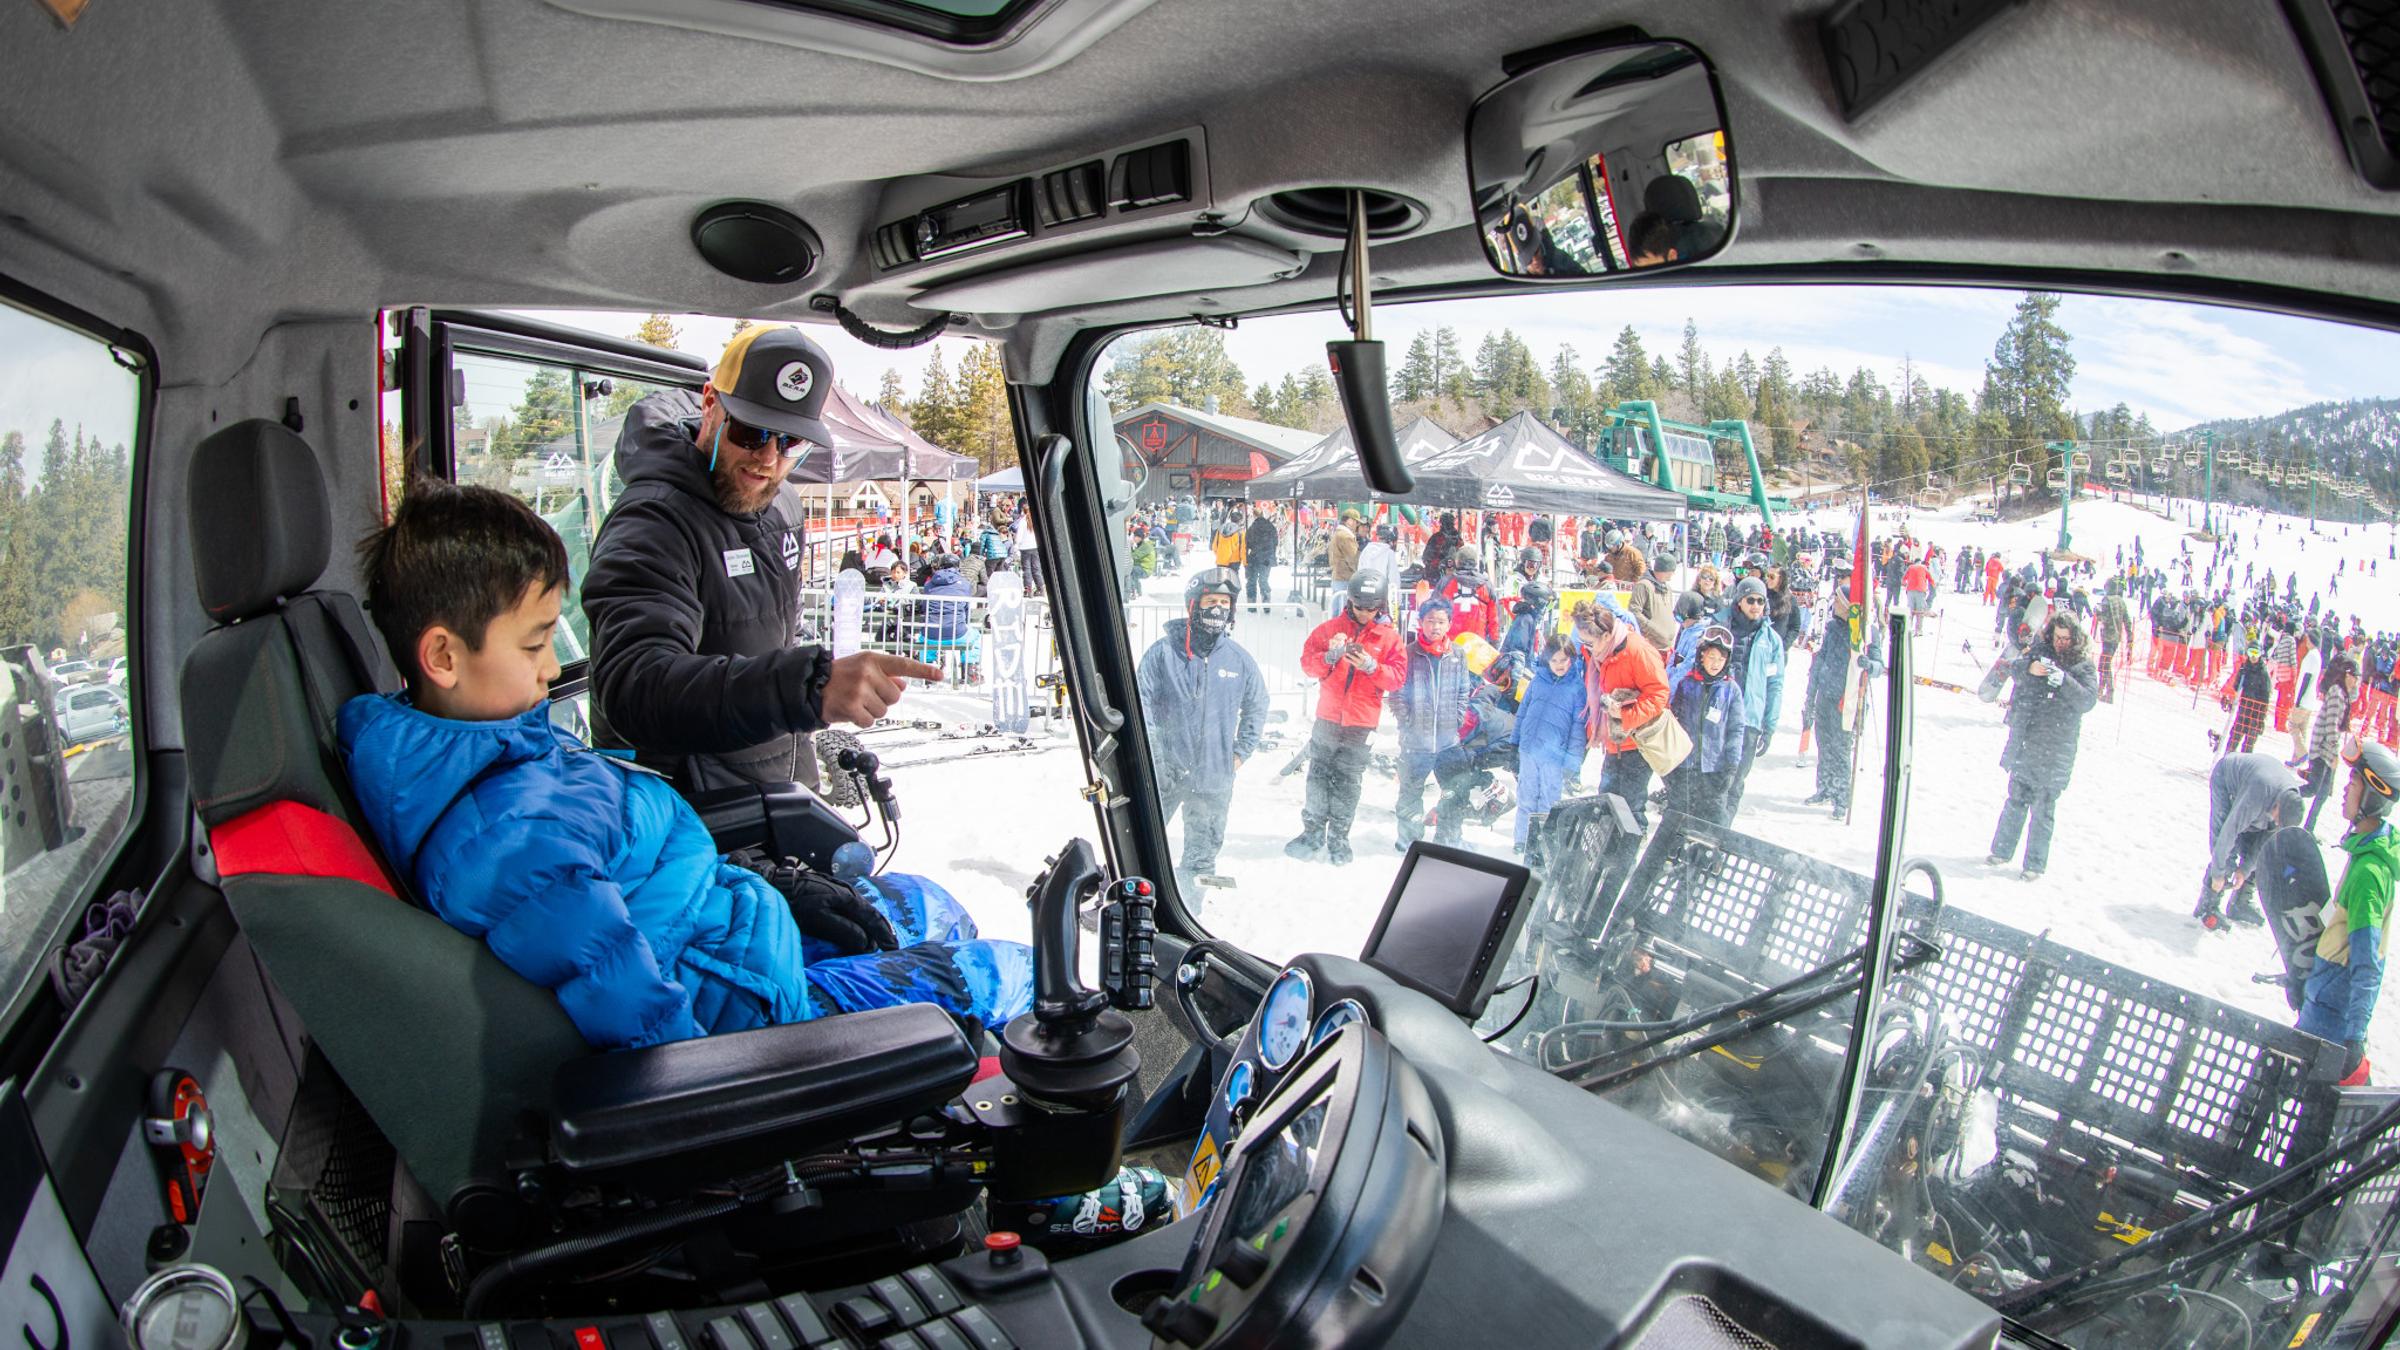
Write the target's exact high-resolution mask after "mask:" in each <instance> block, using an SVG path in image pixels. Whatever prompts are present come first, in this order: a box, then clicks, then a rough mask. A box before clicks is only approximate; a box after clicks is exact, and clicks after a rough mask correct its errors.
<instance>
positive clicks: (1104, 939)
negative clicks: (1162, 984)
mask: <svg viewBox="0 0 2400 1350" xmlns="http://www.w3.org/2000/svg"><path fill="white" fill-rule="evenodd" d="M1108 893H1109V896H1110V897H1111V898H1110V900H1109V903H1108V907H1107V908H1105V909H1103V910H1101V911H1100V987H1101V988H1102V989H1104V990H1106V991H1107V993H1108V1001H1109V1002H1110V1003H1111V1004H1113V1005H1114V1006H1116V1007H1119V1008H1122V1009H1124V1010H1125V1011H1127V1012H1138V1011H1140V1010H1141V1009H1143V1008H1147V1007H1150V1006H1151V1004H1152V1002H1153V997H1152V994H1151V983H1152V981H1153V980H1154V979H1155V978H1156V976H1157V974H1158V956H1157V953H1156V952H1155V950H1154V948H1155V947H1156V946H1157V942H1158V918H1157V912H1158V893H1157V890H1156V888H1155V887H1153V886H1151V884H1150V882H1149V880H1148V879H1147V878H1143V877H1126V878H1124V879H1122V880H1120V881H1118V882H1117V883H1115V884H1114V885H1112V886H1110V887H1109V888H1108Z"/></svg>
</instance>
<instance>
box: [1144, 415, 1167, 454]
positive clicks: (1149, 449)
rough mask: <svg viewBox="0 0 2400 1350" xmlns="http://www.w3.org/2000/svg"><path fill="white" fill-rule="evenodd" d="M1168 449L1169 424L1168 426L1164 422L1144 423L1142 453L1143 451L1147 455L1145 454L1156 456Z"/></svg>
mask: <svg viewBox="0 0 2400 1350" xmlns="http://www.w3.org/2000/svg"><path fill="white" fill-rule="evenodd" d="M1166 448H1167V424H1166V423H1164V422H1157V421H1152V422H1144V423H1142V451H1143V453H1145V454H1151V455H1155V454H1157V453H1158V452H1159V451H1161V450H1164V449H1166Z"/></svg>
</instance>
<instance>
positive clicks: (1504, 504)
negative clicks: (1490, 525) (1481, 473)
mask: <svg viewBox="0 0 2400 1350" xmlns="http://www.w3.org/2000/svg"><path fill="white" fill-rule="evenodd" d="M1483 504H1484V505H1485V506H1488V507H1491V508H1492V509H1494V510H1496V511H1505V510H1507V509H1508V508H1510V507H1512V506H1515V505H1516V504H1517V494H1516V493H1514V492H1511V491H1510V490H1509V487H1508V484H1506V483H1492V484H1488V485H1486V486H1485V488H1484V489H1483Z"/></svg>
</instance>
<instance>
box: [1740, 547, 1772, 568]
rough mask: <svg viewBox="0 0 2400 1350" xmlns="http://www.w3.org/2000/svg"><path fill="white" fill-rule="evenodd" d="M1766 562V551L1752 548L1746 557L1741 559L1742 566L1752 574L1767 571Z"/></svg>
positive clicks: (1767, 560)
mask: <svg viewBox="0 0 2400 1350" xmlns="http://www.w3.org/2000/svg"><path fill="white" fill-rule="evenodd" d="M1768 562H1769V559H1768V557H1767V554H1766V550H1764V549H1756V548H1754V549H1752V550H1750V554H1749V556H1748V557H1745V558H1743V559H1742V566H1743V567H1744V568H1745V569H1747V570H1749V571H1752V572H1764V571H1766V570H1767V564H1768Z"/></svg>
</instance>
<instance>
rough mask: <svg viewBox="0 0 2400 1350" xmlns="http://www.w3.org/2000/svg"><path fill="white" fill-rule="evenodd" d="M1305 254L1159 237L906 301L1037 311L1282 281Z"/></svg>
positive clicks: (986, 310) (948, 285)
mask: <svg viewBox="0 0 2400 1350" xmlns="http://www.w3.org/2000/svg"><path fill="white" fill-rule="evenodd" d="M1307 269H1308V255H1307V254H1305V253H1295V252H1293V251H1292V250H1290V249H1285V248H1277V247H1275V246H1274V245H1273V244H1267V243H1261V242H1260V241H1258V240H1255V239H1244V238H1241V237H1239V236H1236V235H1229V234H1228V235H1218V236H1216V237H1215V238H1211V239H1157V240H1151V241H1149V242H1146V243H1139V244H1126V245H1123V246H1120V247H1117V248H1110V249H1102V250H1099V251H1097V252H1092V253H1077V254H1073V255H1070V256H1067V257H1059V258H1049V259H1045V260H1043V261H1041V262H1038V263H1028V264H1026V265H1025V266H1022V267H1010V268H1004V269H1001V270H999V271H994V272H984V273H981V274H979V275H976V276H971V277H963V278H961V279H959V280H957V281H949V282H944V283H943V284H941V285H939V286H934V287H931V288H930V289H927V290H923V291H919V292H917V294H916V295H914V296H912V297H910V299H909V303H910V304H912V305H915V306H916V307H917V308H919V309H923V310H936V311H938V310H948V311H950V312H951V313H954V314H1039V313H1042V312H1044V311H1046V310H1053V309H1065V308H1068V307H1070V306H1081V305H1097V304H1106V303H1109V302H1111V301H1117V300H1140V299H1147V298H1149V297H1152V296H1160V295H1187V294H1193V293H1197V292H1202V291H1221V290H1233V289H1237V288H1239V287H1243V286H1264V285H1266V284H1267V283H1268V282H1270V281H1285V280H1289V279H1290V278H1292V277H1296V276H1298V275H1300V274H1301V273H1302V272H1304V271H1306V270H1307Z"/></svg>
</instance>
